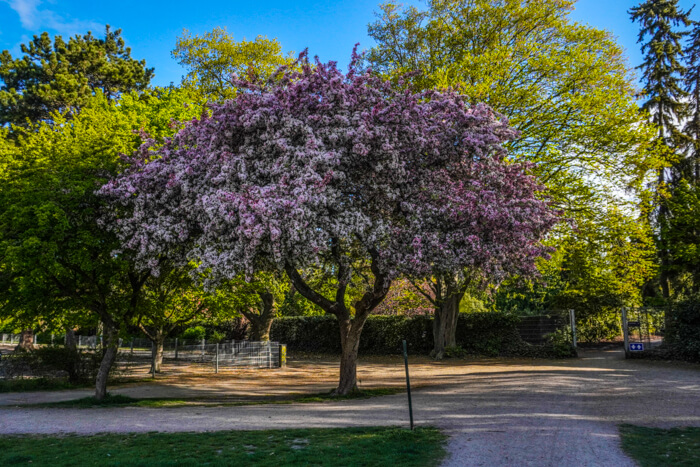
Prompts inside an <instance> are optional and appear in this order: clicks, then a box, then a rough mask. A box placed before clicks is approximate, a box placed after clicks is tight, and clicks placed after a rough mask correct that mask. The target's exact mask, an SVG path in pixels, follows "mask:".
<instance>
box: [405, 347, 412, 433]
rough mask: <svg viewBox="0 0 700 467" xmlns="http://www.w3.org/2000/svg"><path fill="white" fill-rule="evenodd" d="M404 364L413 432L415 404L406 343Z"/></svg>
mask: <svg viewBox="0 0 700 467" xmlns="http://www.w3.org/2000/svg"><path fill="white" fill-rule="evenodd" d="M403 362H404V365H405V366H406V390H407V391H408V414H409V417H410V418H411V430H413V403H412V401H411V379H410V378H409V377H408V349H407V346H406V341H405V340H404V341H403Z"/></svg>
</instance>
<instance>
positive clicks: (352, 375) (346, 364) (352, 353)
mask: <svg viewBox="0 0 700 467" xmlns="http://www.w3.org/2000/svg"><path fill="white" fill-rule="evenodd" d="M366 319H367V318H365V319H364V320H362V323H359V322H358V321H357V319H355V320H350V318H349V317H348V318H346V319H342V320H341V319H339V320H338V326H339V328H340V344H341V348H342V352H341V355H340V378H339V381H338V387H337V388H336V389H335V390H334V391H333V395H335V396H346V395H348V394H352V393H354V392H357V354H358V350H359V348H360V334H361V333H362V327H363V326H364V322H365V321H366Z"/></svg>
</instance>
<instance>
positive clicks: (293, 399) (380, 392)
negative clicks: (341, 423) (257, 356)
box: [22, 388, 403, 409]
mask: <svg viewBox="0 0 700 467" xmlns="http://www.w3.org/2000/svg"><path fill="white" fill-rule="evenodd" d="M400 392H403V389H402V388H377V389H365V390H363V391H361V392H356V393H353V394H349V395H347V396H332V395H331V394H330V393H321V394H293V395H291V396H289V397H288V398H285V399H279V398H267V399H257V400H252V401H233V402H226V401H212V400H207V399H167V398H160V399H157V398H147V399H138V398H134V397H129V396H122V395H119V394H115V395H111V394H108V395H107V397H105V398H104V399H102V400H100V401H98V400H97V399H95V398H94V397H84V398H82V399H73V400H68V401H61V402H47V403H42V404H24V405H22V407H50V408H70V409H89V408H93V407H182V406H183V405H187V406H202V405H207V406H212V405H215V406H239V405H262V404H292V403H311V402H332V401H339V400H341V401H342V400H349V399H368V398H370V397H377V396H389V395H392V394H398V393H400Z"/></svg>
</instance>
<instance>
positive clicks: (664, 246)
mask: <svg viewBox="0 0 700 467" xmlns="http://www.w3.org/2000/svg"><path fill="white" fill-rule="evenodd" d="M629 13H630V16H631V18H632V21H633V22H638V23H639V24H640V31H639V39H638V42H639V43H641V44H642V53H643V54H644V63H642V65H640V66H639V67H638V68H639V69H640V70H641V71H642V82H643V83H644V89H643V93H644V96H645V97H646V99H647V100H646V102H644V104H643V105H642V108H643V109H644V110H646V111H648V112H649V114H650V115H651V120H652V122H651V123H652V124H653V125H654V126H655V127H656V129H657V131H658V139H659V143H660V147H661V148H662V149H663V150H665V151H666V153H667V154H669V155H670V154H674V153H676V152H677V151H678V150H679V148H680V146H681V145H682V142H683V140H684V139H685V138H684V135H683V133H682V132H681V131H680V129H679V121H681V120H682V119H683V118H684V117H685V116H686V115H687V107H688V106H687V103H686V102H685V99H686V97H687V93H686V91H685V90H684V89H683V81H682V80H683V75H684V74H685V72H686V69H685V67H684V66H683V64H682V63H681V60H682V58H683V47H682V45H681V40H682V39H683V37H684V36H686V35H687V34H688V33H687V32H685V31H683V30H679V29H678V27H679V26H688V25H689V24H690V22H691V21H690V19H689V13H690V12H687V11H683V10H681V9H680V8H679V7H678V0H646V1H645V2H643V3H641V4H640V5H639V6H636V7H634V8H632V9H631V10H630V11H629ZM669 159H670V160H672V159H675V158H669ZM675 169H676V167H671V171H670V173H668V172H667V169H666V168H661V169H659V174H658V192H659V193H658V196H657V200H658V209H657V217H656V221H657V229H658V230H657V231H658V244H659V246H658V251H659V259H660V261H661V273H660V277H659V279H660V282H661V289H662V293H663V296H664V298H668V297H669V296H670V289H669V271H670V270H671V258H670V254H669V246H668V238H667V232H668V229H669V225H668V217H669V209H668V205H667V202H666V200H665V196H666V195H665V194H664V192H665V189H666V188H665V187H666V185H667V183H668V182H669V181H671V180H670V177H669V175H670V176H671V177H672V176H674V172H675Z"/></svg>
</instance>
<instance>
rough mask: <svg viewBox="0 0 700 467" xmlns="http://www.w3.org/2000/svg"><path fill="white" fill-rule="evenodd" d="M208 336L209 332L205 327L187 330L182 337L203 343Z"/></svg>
mask: <svg viewBox="0 0 700 467" xmlns="http://www.w3.org/2000/svg"><path fill="white" fill-rule="evenodd" d="M206 335H207V330H206V329H205V328H204V326H194V327H192V328H187V329H185V331H184V332H183V333H182V335H181V336H180V337H181V338H182V339H185V340H197V341H201V340H202V339H204V338H205V337H206Z"/></svg>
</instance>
